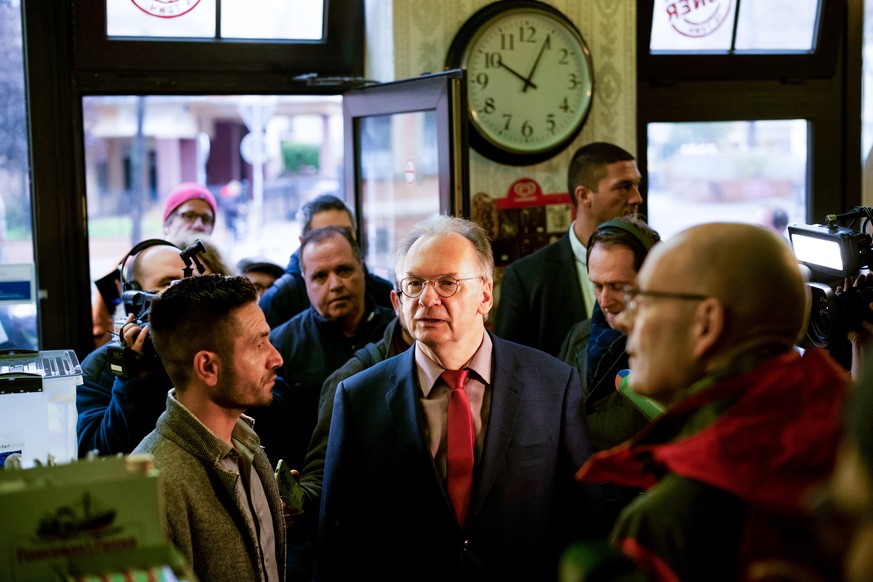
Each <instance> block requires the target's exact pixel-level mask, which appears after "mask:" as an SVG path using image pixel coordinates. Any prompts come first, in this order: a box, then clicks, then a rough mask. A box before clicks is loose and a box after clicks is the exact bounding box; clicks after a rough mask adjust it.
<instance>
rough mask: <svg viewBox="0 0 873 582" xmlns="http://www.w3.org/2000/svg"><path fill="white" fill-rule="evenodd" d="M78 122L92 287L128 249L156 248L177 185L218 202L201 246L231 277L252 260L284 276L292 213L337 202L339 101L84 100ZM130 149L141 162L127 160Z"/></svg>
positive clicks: (294, 229) (295, 231)
mask: <svg viewBox="0 0 873 582" xmlns="http://www.w3.org/2000/svg"><path fill="white" fill-rule="evenodd" d="M140 115H141V116H142V122H141V123H138V118H139V116H140ZM82 119H83V129H84V142H85V177H86V178H85V183H86V192H87V198H88V234H89V236H88V241H89V250H90V271H91V279H92V280H97V279H99V278H100V277H101V276H103V275H105V274H106V273H107V272H109V271H110V270H112V269H113V268H115V267H116V265H117V264H118V261H119V260H120V259H121V258H122V257H123V256H124V254H125V253H126V252H127V251H128V249H130V248H131V247H133V246H134V244H136V243H138V242H140V241H142V240H146V239H149V238H163V232H162V226H163V225H162V222H163V221H162V212H163V208H164V200H165V198H166V196H167V194H168V193H169V191H170V190H171V189H173V188H174V187H175V186H176V185H178V184H180V183H181V182H186V181H194V182H198V183H201V184H204V185H206V186H207V188H209V190H210V191H211V192H212V194H213V195H214V196H215V199H216V201H217V202H218V212H217V216H216V222H215V227H214V230H213V232H212V235H211V236H210V237H208V238H207V237H203V238H204V239H206V240H208V241H210V242H212V243H213V244H214V245H215V246H216V247H217V249H220V254H221V258H222V259H224V262H225V264H226V266H227V267H229V268H230V269H231V270H233V269H234V267H235V265H236V264H237V262H238V261H239V260H240V259H242V258H251V257H258V258H263V259H268V260H270V261H271V262H274V263H276V264H278V265H280V266H282V267H284V266H285V265H286V264H287V263H288V257H289V255H290V254H291V253H292V252H293V251H294V250H295V248H296V247H297V244H298V242H297V237H298V236H299V233H300V225H299V224H298V222H297V210H298V209H299V207H300V206H301V205H302V204H304V203H306V202H307V201H308V200H310V199H312V198H314V197H315V196H318V195H320V194H334V195H336V196H339V197H340V198H342V197H343V193H342V191H341V187H342V183H341V179H340V172H341V170H342V165H343V159H342V157H343V126H342V98H341V97H340V96H338V95H336V96H315V95H313V96H299V95H196V96H194V95H176V96H168V95H149V96H136V95H130V96H85V97H83V99H82ZM137 140H142V144H143V145H142V148H141V150H140V151H143V152H144V154H145V155H140V156H137V155H135V152H136V151H138V150H137V148H136V146H135V143H136V141H137ZM255 142H257V143H258V144H260V145H259V146H255V145H254V144H255ZM132 176H144V179H143V180H142V181H141V182H140V184H139V185H137V184H136V183H135V182H136V181H135V180H133V179H132ZM192 242H193V241H192ZM92 293H96V288H94V287H93V286H92Z"/></svg>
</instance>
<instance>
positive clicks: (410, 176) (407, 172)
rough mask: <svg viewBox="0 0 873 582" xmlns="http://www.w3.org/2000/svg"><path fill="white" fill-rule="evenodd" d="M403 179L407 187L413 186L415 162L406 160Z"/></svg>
mask: <svg viewBox="0 0 873 582" xmlns="http://www.w3.org/2000/svg"><path fill="white" fill-rule="evenodd" d="M403 178H404V179H405V180H406V185H407V186H412V185H413V184H415V162H413V161H412V160H406V167H405V168H404V169H403Z"/></svg>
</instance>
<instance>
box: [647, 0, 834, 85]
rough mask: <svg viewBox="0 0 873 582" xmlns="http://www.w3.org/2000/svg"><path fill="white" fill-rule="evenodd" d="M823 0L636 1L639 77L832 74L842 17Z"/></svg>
mask: <svg viewBox="0 0 873 582" xmlns="http://www.w3.org/2000/svg"><path fill="white" fill-rule="evenodd" d="M841 4H842V3H841V2H835V1H828V2H825V1H824V0H745V1H740V0H652V1H650V2H641V3H640V5H639V12H638V21H637V22H638V31H639V33H638V34H639V42H638V46H637V56H638V67H639V71H640V73H639V74H640V77H641V78H644V79H646V80H653V81H665V80H679V79H768V78H769V79H780V78H813V77H814V78H830V77H832V76H833V74H834V69H835V65H836V57H837V53H838V48H839V43H838V42H836V41H837V39H838V38H839V37H840V33H841V30H840V28H841V24H842V22H843V15H842V12H841V6H840V5H841Z"/></svg>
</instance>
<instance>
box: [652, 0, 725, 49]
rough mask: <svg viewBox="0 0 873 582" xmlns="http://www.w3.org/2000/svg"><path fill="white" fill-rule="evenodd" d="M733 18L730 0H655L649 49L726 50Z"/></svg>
mask: <svg viewBox="0 0 873 582" xmlns="http://www.w3.org/2000/svg"><path fill="white" fill-rule="evenodd" d="M735 17H736V11H735V9H734V6H733V2H731V1H730V0H721V1H718V0H717V1H715V2H699V1H694V0H655V9H654V13H653V15H652V40H651V44H650V45H649V49H650V50H651V51H652V52H656V51H690V52H694V51H728V50H730V48H731V36H732V34H733V27H734V18H735Z"/></svg>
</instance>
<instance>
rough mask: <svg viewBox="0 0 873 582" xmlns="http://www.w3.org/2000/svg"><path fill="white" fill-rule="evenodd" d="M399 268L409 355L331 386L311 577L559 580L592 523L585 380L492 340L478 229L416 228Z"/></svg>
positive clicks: (486, 244)
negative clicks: (581, 485)
mask: <svg viewBox="0 0 873 582" xmlns="http://www.w3.org/2000/svg"><path fill="white" fill-rule="evenodd" d="M397 264H398V268H397V277H398V279H399V281H398V287H399V290H400V293H401V299H402V310H403V314H404V318H405V320H406V323H407V325H408V326H409V330H410V333H411V335H412V337H413V338H414V339H415V344H414V345H413V347H412V348H411V349H409V350H407V351H405V352H403V353H402V354H399V355H397V356H395V357H393V358H389V359H387V360H385V361H383V362H380V363H378V364H376V365H374V366H372V367H371V368H369V369H367V370H365V371H363V372H360V373H358V374H356V375H355V376H352V377H351V378H348V379H346V380H344V381H342V382H341V383H340V384H339V386H338V388H337V394H336V398H335V400H334V409H333V422H332V424H331V429H330V436H329V440H328V445H327V459H326V463H325V475H324V488H323V491H322V503H321V512H320V516H319V518H320V519H319V540H318V541H319V543H318V545H317V547H316V577H317V578H318V579H321V580H348V579H352V578H353V577H355V575H356V573H360V572H372V573H374V574H376V575H377V576H378V577H380V578H381V579H386V580H396V579H409V578H417V579H434V580H437V579H439V580H484V579H494V580H499V579H531V580H549V579H552V580H553V579H555V576H556V565H557V559H558V555H559V553H560V552H561V550H562V549H563V548H564V546H565V544H566V543H567V542H569V541H570V540H572V539H574V538H575V537H576V536H577V535H578V534H579V533H580V531H581V530H584V528H585V526H586V525H591V526H593V525H594V523H595V517H594V516H593V515H592V514H591V513H590V512H588V513H586V511H585V509H586V507H587V499H588V498H587V496H586V494H585V490H582V489H578V488H577V487H578V484H577V483H574V480H573V473H574V471H575V468H577V467H580V466H581V465H582V463H583V462H584V461H585V460H586V458H587V457H588V455H589V451H590V447H589V444H588V437H587V431H586V426H585V419H584V414H583V412H582V403H581V398H582V394H581V389H580V386H579V377H578V374H577V373H576V371H575V370H574V369H573V368H572V367H571V366H568V365H566V364H564V363H563V362H560V361H558V360H557V359H555V358H553V357H551V356H548V355H546V354H544V353H542V352H540V351H538V350H534V349H532V348H528V347H524V346H520V345H517V344H513V343H510V342H507V341H504V340H501V339H500V338H498V337H496V336H494V335H493V334H491V333H489V332H487V331H486V329H485V318H486V316H487V315H488V311H489V310H490V309H491V306H492V303H493V295H492V285H493V283H492V271H493V268H494V260H493V256H492V251H491V244H490V241H489V240H488V237H487V235H486V234H485V231H484V230H483V229H482V228H481V227H480V226H478V225H477V224H475V223H473V222H471V221H468V220H465V219H462V218H452V217H448V216H438V217H435V218H432V219H429V220H426V221H424V222H421V223H419V224H417V225H416V226H415V227H414V228H413V229H412V231H411V232H410V233H409V234H408V235H407V236H406V237H405V238H404V239H403V241H402V242H401V243H400V245H399V249H398V262H397ZM486 435H487V438H486ZM598 525H599V524H598Z"/></svg>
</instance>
